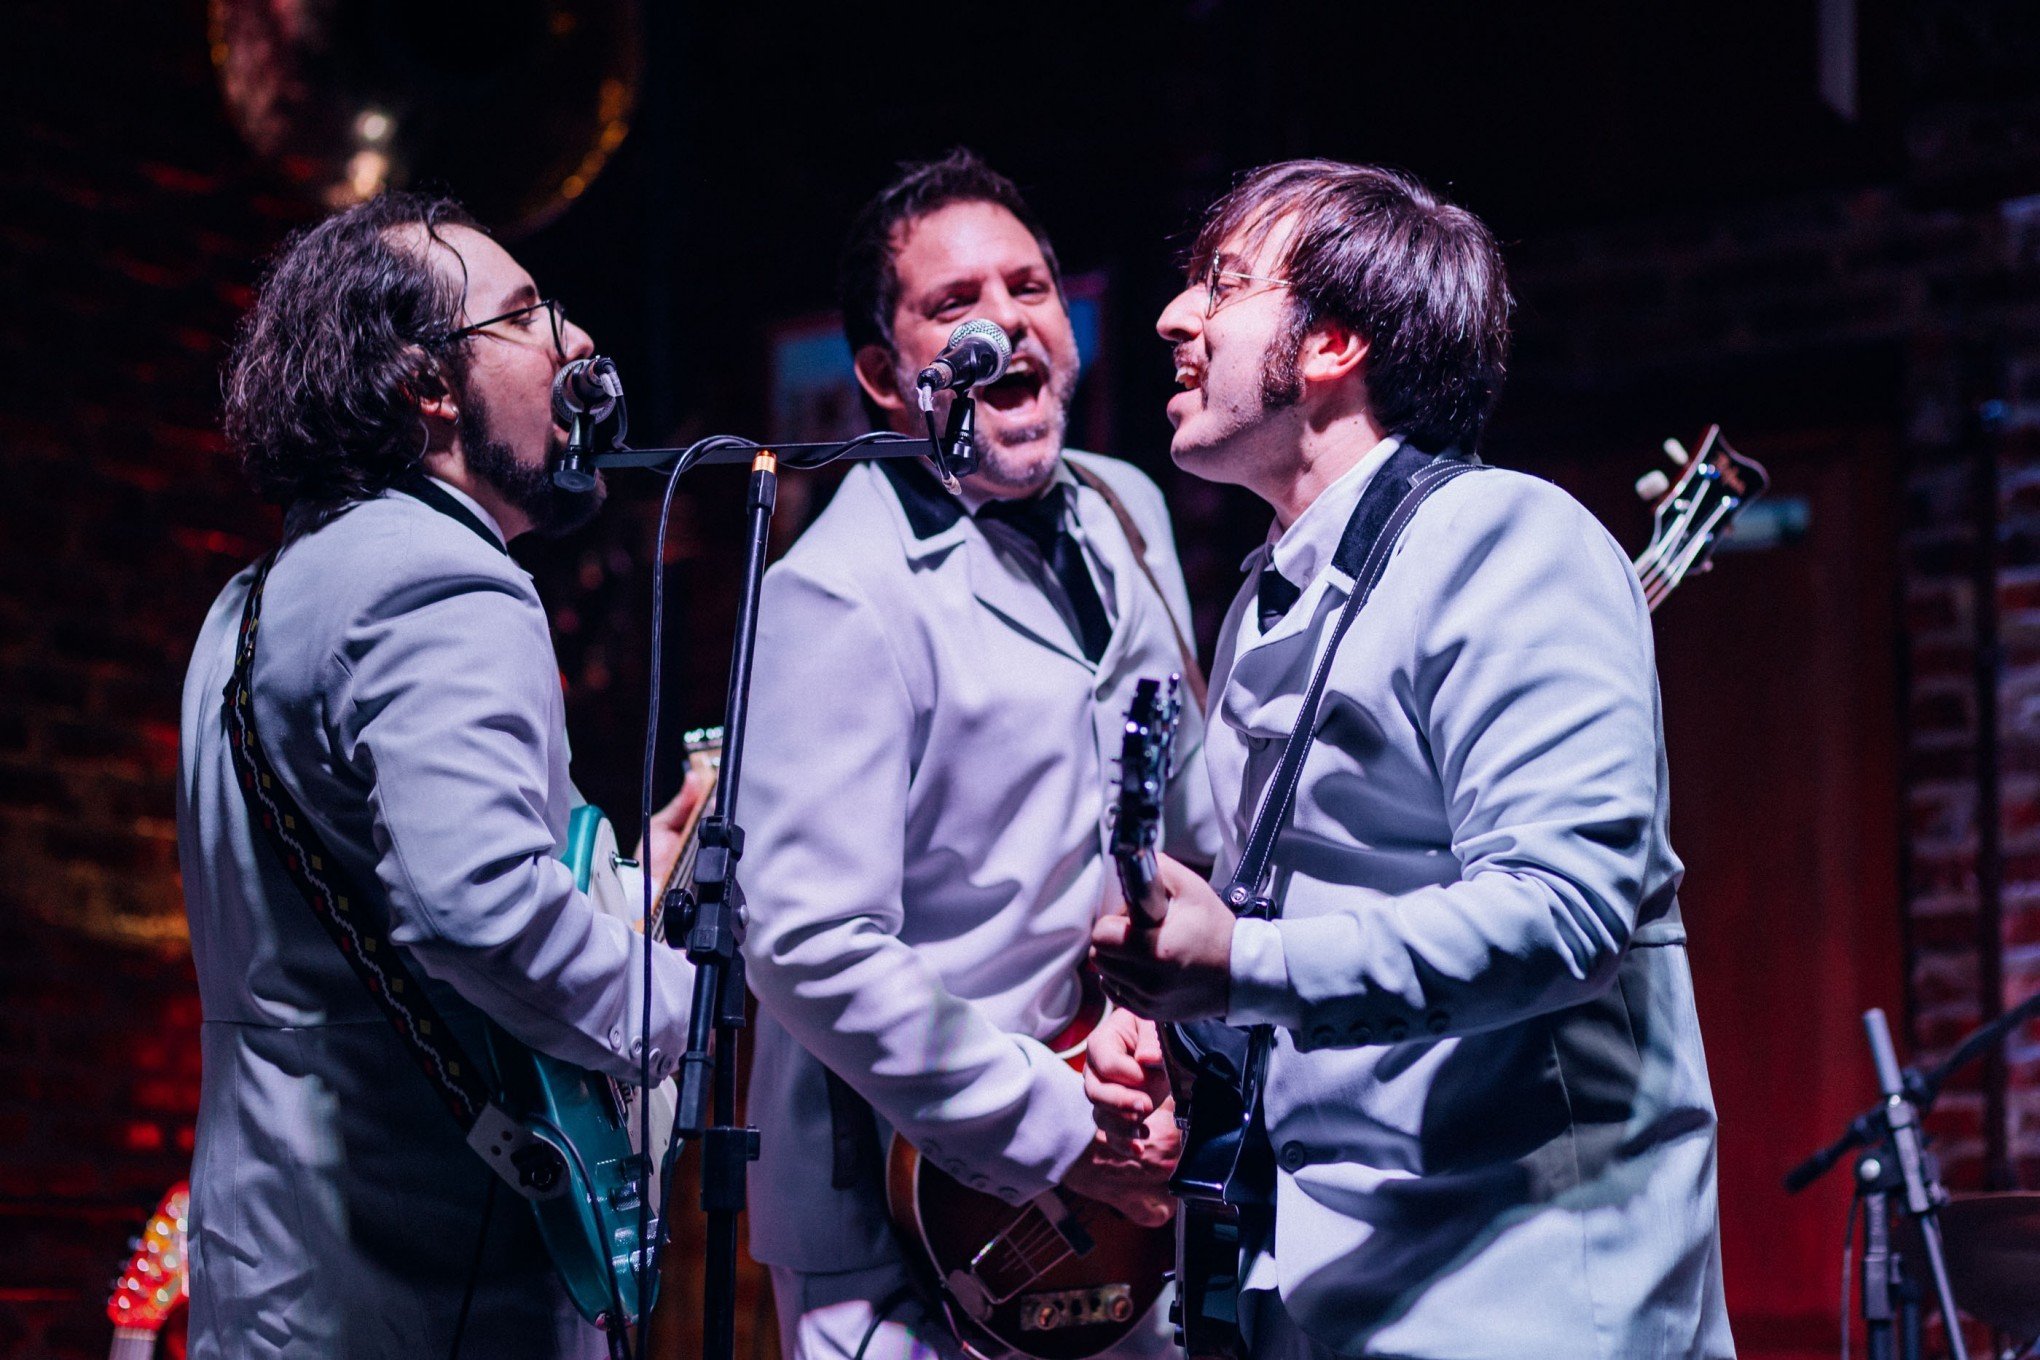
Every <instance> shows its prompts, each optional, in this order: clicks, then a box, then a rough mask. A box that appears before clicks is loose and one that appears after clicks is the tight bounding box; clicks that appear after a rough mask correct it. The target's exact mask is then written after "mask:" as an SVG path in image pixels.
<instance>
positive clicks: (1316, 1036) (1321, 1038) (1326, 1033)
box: [1310, 1025, 1332, 1048]
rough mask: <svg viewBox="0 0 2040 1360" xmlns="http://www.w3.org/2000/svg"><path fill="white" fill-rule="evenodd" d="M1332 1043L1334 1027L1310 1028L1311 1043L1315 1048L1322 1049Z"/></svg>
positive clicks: (1317, 1026)
mask: <svg viewBox="0 0 2040 1360" xmlns="http://www.w3.org/2000/svg"><path fill="white" fill-rule="evenodd" d="M1331 1041H1332V1027H1331V1026H1330V1025H1312V1026H1311V1027H1310V1042H1311V1046H1312V1047H1313V1048H1316V1047H1321V1046H1323V1045H1325V1044H1328V1043H1330V1042H1331Z"/></svg>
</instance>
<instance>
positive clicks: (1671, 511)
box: [1635, 425, 1771, 610]
mask: <svg viewBox="0 0 2040 1360" xmlns="http://www.w3.org/2000/svg"><path fill="white" fill-rule="evenodd" d="M1665 450H1666V452H1667V453H1669V454H1671V456H1672V460H1673V461H1674V462H1676V463H1680V464H1681V465H1682V466H1681V470H1680V472H1679V476H1678V479H1677V480H1676V481H1675V480H1673V479H1671V478H1668V477H1666V476H1665V474H1664V473H1662V472H1659V471H1656V470H1653V471H1651V472H1649V473H1646V474H1645V475H1644V476H1643V478H1642V479H1640V480H1639V481H1638V482H1637V484H1636V490H1637V494H1639V495H1641V496H1643V497H1644V498H1645V499H1647V500H1655V501H1656V502H1657V507H1656V509H1655V510H1653V511H1652V528H1651V536H1650V545H1649V546H1648V547H1646V548H1645V549H1644V550H1643V551H1642V552H1641V553H1639V554H1638V555H1637V558H1636V562H1635V567H1636V574H1637V575H1638V576H1639V577H1641V578H1642V580H1643V593H1644V598H1645V599H1646V600H1648V601H1649V602H1650V607H1651V608H1652V609H1653V610H1655V609H1656V608H1657V607H1658V606H1659V605H1660V604H1662V603H1664V599H1665V597H1666V596H1667V595H1669V594H1671V593H1672V590H1673V588H1674V587H1676V586H1677V585H1678V584H1679V582H1681V581H1683V580H1685V579H1686V577H1688V576H1689V575H1691V574H1693V573H1694V572H1698V571H1706V570H1707V568H1708V567H1709V565H1710V564H1711V558H1712V556H1713V553H1714V545H1715V544H1716V543H1718V542H1719V541H1720V540H1721V538H1722V537H1723V536H1724V535H1725V534H1727V533H1728V532H1729V530H1730V529H1731V528H1732V527H1733V526H1734V523H1735V517H1736V516H1737V515H1738V514H1740V513H1741V512H1742V511H1743V509H1744V508H1745V507H1747V506H1748V505H1749V504H1750V503H1751V502H1753V501H1755V500H1756V499H1757V498H1758V497H1759V496H1761V495H1763V494H1764V491H1765V489H1766V488H1768V487H1769V486H1770V484H1771V474H1770V473H1768V472H1766V471H1765V470H1764V465H1763V464H1762V463H1759V462H1758V461H1757V460H1756V459H1754V458H1749V457H1745V456H1744V455H1742V454H1740V453H1737V452H1736V451H1735V450H1734V449H1732V448H1730V447H1729V445H1728V441H1727V440H1726V439H1723V438H1722V437H1721V427H1720V426H1719V425H1709V426H1708V427H1707V433H1706V434H1705V435H1703V436H1701V439H1700V447H1699V448H1698V449H1696V450H1694V451H1693V452H1692V453H1691V454H1690V455H1686V456H1684V457H1681V455H1682V454H1685V450H1684V449H1682V448H1680V447H1679V445H1678V441H1676V440H1669V439H1668V440H1666V441H1665Z"/></svg>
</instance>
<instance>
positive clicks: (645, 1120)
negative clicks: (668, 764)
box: [636, 435, 748, 1320]
mask: <svg viewBox="0 0 2040 1360" xmlns="http://www.w3.org/2000/svg"><path fill="white" fill-rule="evenodd" d="M746 443H748V441H746V440H740V439H735V438H733V437H731V436H729V435H711V436H710V437H709V438H707V439H703V440H698V441H697V442H695V443H693V444H691V445H689V446H688V447H687V449H686V450H685V451H684V452H683V453H682V454H681V455H680V456H679V457H678V458H677V459H675V460H674V462H673V470H672V472H670V473H668V474H667V477H666V494H665V495H664V496H663V497H662V498H661V499H660V501H659V528H658V532H657V534H656V535H655V536H654V538H653V541H652V638H651V645H652V662H651V668H650V669H651V694H650V695H649V697H648V698H647V701H646V704H645V754H644V777H643V781H642V783H641V785H640V788H639V790H638V794H639V797H638V816H639V822H638V825H639V826H640V827H641V828H642V832H641V834H642V835H643V837H644V842H645V864H644V902H643V916H642V922H643V924H642V933H643V937H644V995H643V997H642V1002H643V1006H642V1012H643V1013H642V1015H641V1016H640V1018H639V1025H638V1151H639V1153H640V1154H641V1155H642V1156H643V1158H644V1178H645V1180H644V1188H643V1193H641V1194H640V1195H639V1196H638V1260H637V1269H636V1274H637V1286H638V1303H639V1306H640V1307H641V1309H642V1310H643V1317H644V1318H645V1319H646V1320H649V1318H650V1317H651V1312H652V1310H651V1305H650V1303H649V1300H650V1298H651V1297H652V1296H651V1292H650V1289H649V1288H648V1282H649V1281H653V1280H656V1279H657V1278H658V1258H659V1247H660V1245H661V1244H660V1243H659V1242H654V1241H652V1240H650V1239H651V1237H652V1230H651V1213H652V1181H653V1176H654V1175H655V1174H658V1173H655V1171H654V1166H655V1162H654V1159H653V1157H652V1148H651V1143H652V1043H651V1039H652V944H653V940H652V865H651V859H652V854H651V851H652V797H653V793H652V790H653V787H654V783H655V781H656V779H657V776H658V764H659V698H660V693H661V690H662V687H663V684H664V678H663V677H664V673H665V665H664V662H665V654H666V645H665V638H666V532H667V527H668V525H669V524H670V523H671V521H672V515H673V493H674V492H675V491H677V490H678V489H679V487H680V478H681V477H682V476H683V475H684V474H685V473H686V472H687V471H688V470H689V469H690V468H692V467H694V465H695V464H696V463H698V462H700V460H701V459H702V457H704V456H705V455H706V454H708V453H710V452H711V451H713V450H715V449H719V448H727V447H730V446H732V445H736V446H739V447H741V446H743V445H745V444H746ZM666 929H667V938H668V941H669V942H670V940H671V936H672V923H671V922H668V923H667V927H666ZM679 1137H680V1127H679V1125H678V1123H677V1122H676V1123H675V1124H674V1126H673V1129H672V1131H671V1132H670V1133H669V1135H668V1136H667V1140H666V1155H665V1156H664V1157H663V1158H661V1159H660V1160H661V1161H664V1162H665V1163H666V1165H667V1166H668V1167H670V1165H671V1162H672V1149H673V1148H674V1146H675V1145H676V1144H677V1143H678V1141H679ZM661 1180H662V1190H661V1194H660V1197H659V1209H660V1223H659V1236H660V1237H661V1238H663V1237H664V1236H665V1234H666V1231H667V1224H666V1221H665V1220H667V1219H669V1218H671V1217H672V1213H673V1208H672V1196H671V1189H672V1182H671V1177H670V1174H669V1173H668V1174H665V1175H662V1176H661Z"/></svg>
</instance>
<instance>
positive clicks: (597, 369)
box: [552, 354, 623, 496]
mask: <svg viewBox="0 0 2040 1360" xmlns="http://www.w3.org/2000/svg"><path fill="white" fill-rule="evenodd" d="M622 408H623V379H622V378H620V377H618V376H617V372H616V364H615V362H614V361H613V360H611V359H607V358H605V357H603V356H602V355H600V354H597V355H595V356H594V357H592V358H588V359H575V360H573V361H572V362H570V363H567V364H564V365H562V366H561V368H560V371H559V372H558V373H556V374H554V375H553V385H552V409H553V419H554V420H557V421H558V422H559V423H560V424H562V425H564V426H566V427H567V447H566V448H565V449H564V450H562V451H561V453H560V459H559V462H558V463H556V464H555V465H554V466H553V474H552V480H553V485H554V486H556V487H558V488H559V489H560V490H562V491H565V492H568V493H570V494H572V495H577V496H578V495H586V494H587V493H588V492H590V491H593V490H594V489H595V474H594V473H593V472H590V471H589V470H588V465H587V458H588V435H589V433H590V432H591V431H592V430H593V429H594V428H595V427H596V426H597V425H600V424H601V423H602V422H603V421H605V420H607V419H609V417H610V416H611V415H612V414H614V413H616V412H618V411H620V410H621V409H622ZM616 437H617V439H618V440H619V441H620V440H621V439H622V438H623V427H622V425H621V424H619V425H618V427H617V435H616Z"/></svg>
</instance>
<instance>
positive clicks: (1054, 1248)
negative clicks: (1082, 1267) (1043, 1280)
mask: <svg viewBox="0 0 2040 1360" xmlns="http://www.w3.org/2000/svg"><path fill="white" fill-rule="evenodd" d="M1023 1225H1024V1226H1025V1227H1027V1228H1029V1229H1030V1230H1031V1231H1030V1232H1029V1233H1028V1235H1027V1237H1026V1239H1025V1241H1024V1242H1023V1241H1022V1239H1021V1236H1020V1231H1019V1230H1020V1229H1021V1228H1022V1227H1023ZM1000 1246H1003V1247H1005V1248H1006V1249H1007V1250H1008V1251H1009V1252H1010V1253H1012V1254H1014V1255H1017V1256H1018V1257H1019V1268H1020V1269H1021V1270H1023V1271H1026V1272H1028V1276H1027V1279H1025V1280H1023V1281H1022V1282H1021V1283H1020V1285H1019V1286H1018V1287H1017V1288H1016V1290H1015V1291H1014V1292H1017V1290H1018V1289H1019V1288H1025V1287H1026V1286H1027V1285H1028V1284H1031V1283H1032V1282H1033V1281H1034V1280H1036V1279H1039V1278H1040V1277H1041V1276H1042V1275H1044V1274H1046V1273H1047V1272H1048V1271H1050V1270H1053V1269H1054V1268H1055V1267H1056V1266H1058V1265H1060V1264H1061V1263H1062V1262H1063V1261H1064V1260H1065V1259H1067V1258H1068V1257H1070V1256H1073V1255H1075V1254H1076V1253H1075V1252H1074V1251H1073V1250H1072V1249H1071V1247H1070V1245H1069V1239H1068V1238H1066V1237H1064V1236H1063V1235H1062V1233H1061V1231H1060V1230H1058V1229H1057V1228H1056V1227H1055V1225H1054V1224H1053V1223H1051V1222H1049V1220H1048V1215H1047V1214H1045V1213H1043V1212H1042V1211H1041V1210H1040V1209H1039V1208H1038V1207H1034V1206H1030V1207H1029V1208H1028V1209H1027V1210H1026V1211H1025V1212H1023V1213H1022V1214H1021V1216H1020V1217H1019V1218H1017V1219H1015V1220H1014V1221H1013V1222H1012V1223H1010V1224H1008V1225H1007V1227H1006V1228H1005V1230H1004V1231H1002V1232H1001V1233H1000V1234H999V1235H998V1236H997V1237H995V1238H993V1239H992V1241H991V1242H990V1243H988V1244H987V1247H988V1249H989V1248H993V1247H1000ZM1043 1251H1051V1252H1053V1253H1054V1255H1052V1256H1051V1257H1050V1259H1049V1260H1048V1261H1047V1262H1046V1263H1045V1264H1043V1263H1040V1262H1038V1259H1037V1258H1038V1255H1039V1254H1040V1253H1041V1252H1043Z"/></svg>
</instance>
